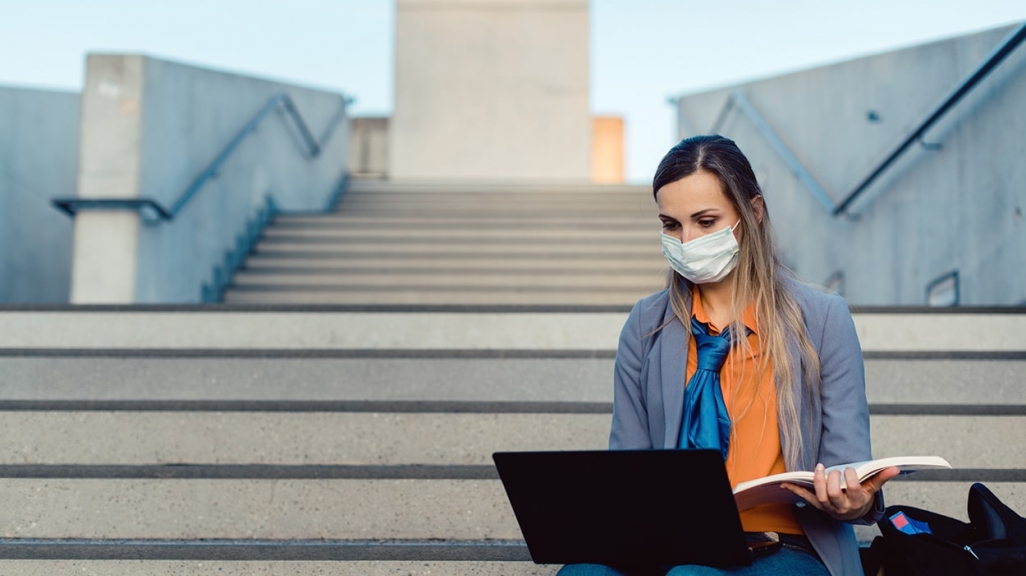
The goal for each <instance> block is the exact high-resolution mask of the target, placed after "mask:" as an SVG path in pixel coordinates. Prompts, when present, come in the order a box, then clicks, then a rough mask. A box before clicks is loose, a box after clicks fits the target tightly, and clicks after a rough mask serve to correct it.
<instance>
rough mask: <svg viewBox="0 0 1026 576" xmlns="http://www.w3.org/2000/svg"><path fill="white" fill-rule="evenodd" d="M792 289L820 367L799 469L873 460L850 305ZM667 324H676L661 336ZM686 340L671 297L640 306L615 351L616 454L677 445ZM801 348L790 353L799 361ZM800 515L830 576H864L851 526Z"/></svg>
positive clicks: (804, 510) (800, 287)
mask: <svg viewBox="0 0 1026 576" xmlns="http://www.w3.org/2000/svg"><path fill="white" fill-rule="evenodd" d="M787 290H788V292H789V293H790V294H791V296H792V297H793V298H794V299H795V301H796V302H797V303H798V305H799V306H800V307H801V310H802V314H803V316H804V319H805V329H806V333H807V334H808V336H809V338H810V339H811V341H812V345H813V346H814V347H815V348H816V350H818V351H819V357H820V363H821V365H822V368H821V372H820V377H821V382H822V383H821V392H820V394H819V396H818V397H811V396H810V395H808V394H803V395H802V396H803V397H802V402H801V405H800V406H799V408H798V410H799V414H798V416H799V419H800V422H801V423H802V438H803V441H804V451H803V453H802V461H801V468H800V469H802V470H812V469H813V467H814V466H815V465H816V464H817V463H819V462H822V463H823V464H824V465H826V466H833V465H836V464H844V463H847V462H858V461H862V460H870V459H872V456H871V452H870V442H869V407H868V405H867V402H866V385H865V371H864V367H863V363H862V348H861V347H860V346H859V341H858V336H857V335H856V333H855V324H854V322H853V321H852V318H851V313H850V312H849V311H848V306H847V305H846V304H845V302H844V300H843V299H842V298H840V297H838V296H831V295H828V294H824V293H821V292H818V291H816V290H814V289H812V288H810V287H808V286H806V285H804V284H801V283H799V282H796V281H789V282H788V283H787ZM689 308H690V303H689ZM667 320H672V321H671V322H670V323H669V324H668V325H667V326H666V327H665V328H663V329H662V330H658V331H656V329H657V328H658V327H659V326H660V325H661V324H663V323H664V322H666V321H667ZM687 338H688V336H687V333H686V332H685V330H684V326H683V325H681V323H680V321H679V320H677V319H675V318H674V315H673V309H672V308H671V306H670V300H669V293H668V291H666V290H663V291H662V292H658V293H656V294H653V295H651V296H649V297H647V298H644V299H642V300H639V301H638V303H637V304H635V305H634V309H633V310H631V314H630V316H629V317H628V318H627V323H626V324H625V325H624V327H623V331H622V332H621V333H620V344H619V347H618V349H617V352H616V366H615V373H614V386H615V388H614V395H613V424H612V430H611V432H610V435H609V448H610V449H611V450H632V449H646V448H666V449H674V448H676V447H677V439H678V437H679V435H680V427H681V421H682V419H683V403H684V375H685V369H686V362H687V358H686V355H687V350H688V347H687ZM789 340H790V341H791V342H795V340H794V339H793V338H792V339H789ZM796 346H797V345H796V344H794V345H792V347H791V354H792V357H795V358H797V357H798V356H797V349H796ZM799 377H800V376H799ZM781 442H783V438H781ZM883 509H884V503H883V494H882V493H880V494H878V496H877V498H876V503H875V506H874V509H873V511H872V512H870V513H869V514H868V515H867V516H866V517H864V518H862V519H861V521H860V522H859V523H873V522H876V521H877V520H879V519H880V518H881V517H882V516H883ZM795 517H796V518H797V520H798V522H799V523H800V524H801V526H802V528H803V529H804V530H805V535H806V536H807V537H808V538H809V540H810V541H811V542H812V545H813V547H814V548H815V549H816V551H817V552H818V553H819V555H820V557H821V558H822V559H823V563H824V564H825V565H826V567H827V569H828V570H829V571H830V574H831V575H832V576H862V565H861V562H860V560H859V553H858V545H857V543H856V541H855V533H854V530H853V529H852V527H851V525H850V524H846V523H843V522H839V521H837V520H834V519H833V518H831V517H830V516H828V515H826V514H823V513H822V512H820V511H818V510H816V509H815V508H814V507H812V506H804V507H796V509H795Z"/></svg>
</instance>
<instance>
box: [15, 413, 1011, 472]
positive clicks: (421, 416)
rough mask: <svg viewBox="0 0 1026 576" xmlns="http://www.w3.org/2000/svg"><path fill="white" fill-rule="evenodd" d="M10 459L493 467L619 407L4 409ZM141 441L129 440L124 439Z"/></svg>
mask: <svg viewBox="0 0 1026 576" xmlns="http://www.w3.org/2000/svg"><path fill="white" fill-rule="evenodd" d="M0 415H3V419H2V420H0V432H2V433H3V437H4V438H6V439H7V440H6V443H5V444H4V445H3V446H0V464H89V465H151V464H178V463H182V462H188V463H190V464H279V465H360V466H371V465H380V466H401V465H409V464H420V465H434V466H452V465H459V466H491V464H492V453H494V452H499V451H521V450H603V449H605V448H606V446H607V445H608V436H609V424H610V420H611V414H610V413H606V414H537V413H534V414H495V413H478V414H452V413H439V412H434V413H389V412H372V413H346V412H330V413H329V412H311V413H288V412H284V413H278V412H275V413H267V412H263V413H262V412H255V413H250V412H194V413H182V412H130V411H125V412H63V413H61V412H58V413H53V412H0ZM872 424H873V426H872V436H873V438H874V439H875V442H874V445H873V455H874V457H876V458H886V457H889V456H906V455H908V454H943V455H944V457H945V458H946V459H947V460H948V462H950V463H951V465H952V466H955V467H957V468H987V469H1016V468H1019V467H1020V466H1022V463H1023V462H1026V446H1024V445H1023V444H1022V443H1015V442H1013V443H1008V444H1006V443H994V444H989V445H981V444H980V442H979V441H978V438H1021V437H1023V436H1024V435H1026V415H1021V416H919V417H916V418H909V417H908V416H904V415H902V416H885V415H875V416H873V418H872ZM125 437H131V438H136V439H137V440H135V441H134V442H133V443H131V444H130V445H126V443H125V442H124V441H123V438H125Z"/></svg>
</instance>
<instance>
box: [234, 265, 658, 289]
mask: <svg viewBox="0 0 1026 576" xmlns="http://www.w3.org/2000/svg"><path fill="white" fill-rule="evenodd" d="M665 276H666V275H665V273H663V271H662V270H650V271H649V272H648V273H646V274H618V275H606V274H602V273H591V274H580V273H578V274H567V275H564V274H561V273H559V272H557V271H550V272H544V273H541V274H526V273H523V272H518V271H506V272H502V273H493V274H474V273H466V272H465V273H461V274H452V273H440V272H421V273H413V272H409V271H402V270H396V271H394V273H389V274H382V273H369V272H364V273H348V274H327V273H318V274H310V273H300V272H290V271H280V272H255V271H248V270H244V271H241V272H239V273H238V274H236V275H235V278H234V280H233V283H232V288H240V287H246V286H275V287H278V286H297V287H298V286H306V287H309V286H317V287H320V288H324V289H333V288H335V287H338V289H339V290H347V289H353V288H356V287H360V286H368V287H376V286H388V287H400V286H401V287H405V288H408V289H417V288H435V287H446V288H450V289H452V290H460V289H462V288H498V289H523V290H531V291H533V290H537V289H539V288H569V289H571V290H575V289H589V288H593V287H595V286H602V287H603V288H605V289H610V288H620V289H628V290H631V291H636V290H640V291H645V290H647V291H648V293H651V292H654V291H656V290H658V289H659V287H660V285H662V284H663V283H665V281H666V279H665Z"/></svg>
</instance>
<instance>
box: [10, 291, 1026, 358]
mask: <svg viewBox="0 0 1026 576" xmlns="http://www.w3.org/2000/svg"><path fill="white" fill-rule="evenodd" d="M593 293H594V294H599V295H601V293H600V292H598V291H594V292H593ZM441 294H442V295H444V293H441ZM609 294H615V293H614V292H610V293H609ZM616 295H617V296H620V295H621V294H616ZM584 299H585V295H584V294H582V300H584ZM583 303H585V302H580V303H579V304H583ZM628 307H629V304H628V305H626V306H617V307H615V308H612V309H613V310H623V311H618V312H594V311H590V310H588V309H587V308H569V309H570V310H577V312H562V311H560V312H554V311H551V310H548V311H545V310H546V309H544V308H541V309H537V310H538V311H533V309H531V308H525V309H518V310H516V311H507V312H503V311H502V310H503V308H501V307H499V308H495V310H498V311H496V312H482V311H479V310H475V309H465V310H466V311H464V312H453V311H448V310H447V311H442V312H424V311H405V312H404V311H394V312H389V311H366V312H359V311H348V310H349V309H346V308H341V309H338V311H335V310H331V309H318V310H315V311H302V310H296V311H283V310H280V309H275V308H273V307H272V308H262V309H260V310H261V311H260V312H259V313H252V312H245V311H242V310H239V311H233V309H232V307H230V306H224V307H219V308H209V307H195V308H190V307H183V308H173V307H171V308H160V309H154V310H148V309H142V310H139V311H136V310H132V309H131V308H129V309H126V310H121V311H118V309H117V308H113V309H104V308H99V309H89V308H87V309H74V308H58V309H53V310H41V311H30V310H20V309H7V310H0V349H16V350H17V349H36V348H76V349H102V348H121V349H147V348H157V349H246V350H267V349H277V350H339V349H350V350H352V349H357V350H364V349H392V350H395V349H400V350H425V349H429V350H430V349H435V350H440V349H447V350H489V349H491V350H495V349H498V350H590V351H596V350H604V351H613V350H615V349H616V343H617V341H618V338H619V334H620V331H621V329H622V327H623V323H624V320H625V319H626V316H627V312H626V309H627V308H628ZM353 309H354V310H360V308H353ZM397 310H401V309H397ZM854 320H855V325H856V329H857V330H858V333H859V339H860V341H861V343H862V349H863V351H864V352H866V353H881V354H883V353H886V354H890V355H894V354H907V355H915V354H920V355H921V354H936V355H940V357H941V358H945V357H947V358H955V357H961V358H965V357H966V354H974V353H975V354H978V355H982V357H987V358H990V357H992V356H993V355H997V356H993V357H994V358H995V359H1009V358H1005V356H1008V355H1011V356H1014V357H1015V358H1016V359H1019V358H1020V357H1022V358H1026V314H1021V313H1016V314H1000V313H989V312H988V313H913V312H907V313H891V314H883V313H874V312H865V313H856V314H855V315H854ZM952 354H956V355H957V356H952ZM945 355H946V356H945ZM1002 355H1004V356H1002ZM982 357H981V358H978V359H984V358H982Z"/></svg>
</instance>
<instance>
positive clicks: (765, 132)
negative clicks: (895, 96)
mask: <svg viewBox="0 0 1026 576" xmlns="http://www.w3.org/2000/svg"><path fill="white" fill-rule="evenodd" d="M1024 40H1026V23H1024V24H1022V25H1021V26H1019V28H1017V29H1016V30H1015V31H1013V32H1012V33H1011V34H1010V35H1009V36H1008V37H1007V38H1006V39H1005V40H1004V41H1003V42H1001V44H999V45H998V47H997V48H995V49H994V50H993V51H992V52H991V53H990V54H989V55H988V56H987V57H986V58H985V59H984V60H983V62H981V63H980V65H979V66H977V67H976V68H975V69H974V70H973V71H972V72H970V73H969V74H968V75H967V76H966V77H965V78H964V79H963V80H962V81H961V82H959V83H958V84H957V85H956V86H955V87H954V88H953V89H952V90H951V92H949V93H948V94H947V95H946V96H945V97H944V98H943V99H941V101H940V103H938V104H937V105H936V106H934V107H933V108H932V109H931V110H930V112H929V113H928V114H927V115H926V117H925V119H924V120H922V121H921V122H919V124H917V125H916V127H915V128H913V129H912V131H911V132H909V134H908V135H906V136H905V137H904V138H902V140H901V142H899V143H898V145H897V146H895V147H894V148H893V149H892V150H891V152H890V153H889V154H887V156H886V157H885V158H884V159H883V160H881V161H880V162H879V163H878V164H876V165H875V166H873V167H872V168H871V169H870V170H869V171H868V172H867V175H866V176H865V177H864V178H862V179H861V180H859V182H858V183H857V184H856V185H855V186H854V187H853V188H852V190H851V191H850V192H849V193H848V194H846V195H845V196H844V200H842V201H841V202H839V203H837V204H834V202H833V200H831V199H830V196H829V195H828V194H827V193H826V192H825V191H824V190H823V188H822V187H821V186H820V185H819V184H818V183H817V182H816V179H815V178H814V177H813V176H812V174H811V173H810V172H809V170H808V169H807V168H805V166H804V165H803V164H802V163H801V161H799V160H798V158H797V157H796V156H795V155H794V153H793V152H792V151H791V149H790V148H788V147H787V145H786V144H785V143H784V141H783V140H781V138H780V137H779V136H778V135H777V133H776V131H774V130H773V128H772V127H771V126H770V125H769V124H768V123H767V122H766V121H765V120H764V119H763V117H762V115H760V114H759V112H758V111H757V110H756V109H755V107H753V106H752V105H751V103H750V102H749V101H748V100H747V99H746V98H745V96H744V94H742V93H741V92H740V91H737V90H735V91H733V92H731V93H730V95H729V96H728V97H727V100H726V102H725V103H724V105H723V108H722V109H720V113H719V114H718V115H717V117H716V121H715V122H714V123H713V126H712V128H711V129H710V133H714V134H715V133H718V132H719V129H720V128H721V127H722V126H723V123H724V122H725V121H726V118H727V115H728V114H729V112H730V110H731V109H732V108H737V109H738V111H740V112H741V113H742V114H744V115H745V117H747V118H748V120H749V121H750V122H751V123H752V124H753V126H754V127H755V129H756V130H757V131H758V132H759V134H760V135H762V137H763V138H764V139H765V140H766V142H767V143H769V145H770V146H771V147H772V148H773V149H774V151H775V152H776V153H777V155H778V156H780V158H781V160H783V161H784V163H785V164H787V166H788V168H790V170H791V172H792V173H793V174H794V175H795V177H796V178H797V179H798V180H799V181H800V182H802V184H803V185H804V186H805V187H806V188H807V189H808V190H809V191H810V192H811V193H812V195H813V197H814V198H815V199H816V201H818V202H819V203H820V205H821V206H823V208H825V209H826V210H827V212H829V213H830V214H831V215H833V216H841V215H842V214H844V213H845V212H847V211H848V209H849V208H851V205H852V204H853V203H854V202H855V200H856V199H858V197H859V196H860V195H862V194H863V193H864V192H865V191H866V190H867V189H869V187H870V186H871V185H872V184H873V182H874V181H876V180H877V179H878V178H879V177H880V176H881V175H882V174H883V173H884V172H886V171H887V169H888V168H889V167H890V166H892V165H893V164H894V163H895V162H896V161H897V160H898V159H899V158H900V157H901V156H902V155H903V154H904V153H905V152H906V151H908V149H909V148H911V147H912V145H913V144H914V143H916V142H917V141H919V142H921V141H922V138H923V136H924V135H925V134H926V132H927V130H929V129H930V128H931V127H933V126H934V125H935V124H936V123H937V122H938V121H939V120H941V119H942V118H943V117H944V115H945V114H947V113H948V112H949V111H950V110H951V109H952V108H953V107H954V106H955V105H956V104H957V103H958V102H959V101H960V100H961V99H962V98H963V97H965V95H966V94H968V93H970V92H971V91H972V90H973V89H974V88H975V87H976V86H978V85H979V84H980V82H981V81H983V79H984V78H986V77H987V75H988V74H990V73H991V72H992V71H993V70H994V69H995V68H996V67H997V66H998V65H999V64H1000V63H1001V62H1002V61H1003V60H1004V59H1005V58H1006V57H1008V55H1009V54H1011V53H1012V52H1013V51H1015V49H1016V48H1018V47H1019V45H1021V44H1022V43H1023V41H1024ZM678 114H681V112H680V111H678Z"/></svg>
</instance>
